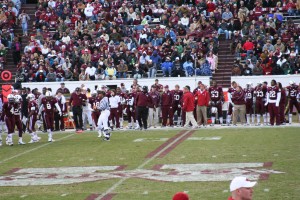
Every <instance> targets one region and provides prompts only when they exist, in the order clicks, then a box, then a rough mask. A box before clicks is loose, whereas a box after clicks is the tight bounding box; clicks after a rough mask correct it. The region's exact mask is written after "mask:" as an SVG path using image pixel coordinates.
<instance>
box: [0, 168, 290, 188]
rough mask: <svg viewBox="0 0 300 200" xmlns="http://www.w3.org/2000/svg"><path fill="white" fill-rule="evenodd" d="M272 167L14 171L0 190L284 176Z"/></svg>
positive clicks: (0, 179) (5, 177)
mask: <svg viewBox="0 0 300 200" xmlns="http://www.w3.org/2000/svg"><path fill="white" fill-rule="evenodd" d="M271 166H272V163H206V164H168V165H156V166H154V167H153V169H151V170H148V169H134V170H124V168H125V166H94V167H60V168H27V169H14V170H12V171H10V172H8V173H6V175H3V176H0V186H29V185H56V184H58V185H60V184H72V183H83V182H90V181H101V180H108V179H113V178H124V177H128V178H141V179H147V180H153V181H165V182H192V181H196V182H204V181H230V180H232V179H233V178H234V177H235V176H241V175H244V176H247V177H248V178H249V179H251V180H258V179H267V178H268V176H269V175H270V174H282V173H284V172H280V171H275V170H272V169H270V167H271Z"/></svg>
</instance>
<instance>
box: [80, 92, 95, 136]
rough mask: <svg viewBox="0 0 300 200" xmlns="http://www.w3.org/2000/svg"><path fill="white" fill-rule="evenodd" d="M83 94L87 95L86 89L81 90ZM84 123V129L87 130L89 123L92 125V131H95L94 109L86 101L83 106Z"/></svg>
mask: <svg viewBox="0 0 300 200" xmlns="http://www.w3.org/2000/svg"><path fill="white" fill-rule="evenodd" d="M81 92H82V94H85V95H87V89H86V87H83V88H81ZM82 121H83V128H84V129H85V130H86V123H87V122H88V123H89V125H90V130H91V131H92V130H93V119H92V108H91V104H90V103H89V102H88V100H86V102H84V105H83V106H82Z"/></svg>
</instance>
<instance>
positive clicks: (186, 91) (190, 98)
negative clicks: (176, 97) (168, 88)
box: [182, 85, 198, 128]
mask: <svg viewBox="0 0 300 200" xmlns="http://www.w3.org/2000/svg"><path fill="white" fill-rule="evenodd" d="M194 101H195V98H194V95H193V93H191V91H190V86H188V85H187V86H185V87H184V88H183V106H182V110H183V111H184V112H186V121H185V125H184V127H185V128H187V127H188V126H189V124H190V122H191V123H192V125H193V128H197V127H198V126H197V122H196V120H195V118H194V114H193V111H194V108H195V104H194Z"/></svg>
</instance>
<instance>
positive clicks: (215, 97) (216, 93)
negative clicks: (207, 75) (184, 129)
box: [208, 81, 224, 126]
mask: <svg viewBox="0 0 300 200" xmlns="http://www.w3.org/2000/svg"><path fill="white" fill-rule="evenodd" d="M208 92H209V94H210V103H209V105H210V106H211V108H212V117H211V121H212V124H211V125H212V126H214V124H215V120H216V113H218V117H219V122H220V124H221V125H222V124H223V115H222V104H223V102H224V96H223V89H222V87H221V86H218V85H217V82H216V81H213V82H212V86H211V87H210V88H209V89H208Z"/></svg>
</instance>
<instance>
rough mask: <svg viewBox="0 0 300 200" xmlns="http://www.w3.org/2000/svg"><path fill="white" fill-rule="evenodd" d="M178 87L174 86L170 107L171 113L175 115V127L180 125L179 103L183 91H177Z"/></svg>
mask: <svg viewBox="0 0 300 200" xmlns="http://www.w3.org/2000/svg"><path fill="white" fill-rule="evenodd" d="M179 88H180V87H179V85H175V90H172V94H173V105H172V113H173V116H174V114H175V113H176V114H177V126H180V125H181V124H182V122H181V101H182V96H183V91H182V90H179Z"/></svg>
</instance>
